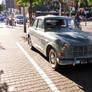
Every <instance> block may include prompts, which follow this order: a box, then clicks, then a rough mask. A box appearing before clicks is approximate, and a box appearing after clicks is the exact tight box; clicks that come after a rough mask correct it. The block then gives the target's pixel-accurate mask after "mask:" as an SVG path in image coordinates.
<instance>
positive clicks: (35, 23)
mask: <svg viewBox="0 0 92 92" xmlns="http://www.w3.org/2000/svg"><path fill="white" fill-rule="evenodd" d="M37 21H38V20H37V19H36V20H35V21H34V24H33V27H37Z"/></svg>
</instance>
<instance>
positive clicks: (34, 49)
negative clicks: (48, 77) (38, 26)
mask: <svg viewBox="0 0 92 92" xmlns="http://www.w3.org/2000/svg"><path fill="white" fill-rule="evenodd" d="M32 50H33V51H35V52H36V53H38V54H39V55H41V56H42V57H43V58H44V59H45V60H47V61H48V58H47V57H46V56H45V55H44V54H43V53H41V52H40V51H39V50H37V49H36V48H34V47H33V48H32Z"/></svg>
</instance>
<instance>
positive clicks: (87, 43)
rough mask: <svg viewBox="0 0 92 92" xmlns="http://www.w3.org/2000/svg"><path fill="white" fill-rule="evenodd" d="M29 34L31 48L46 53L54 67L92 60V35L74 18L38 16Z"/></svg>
mask: <svg viewBox="0 0 92 92" xmlns="http://www.w3.org/2000/svg"><path fill="white" fill-rule="evenodd" d="M27 35H28V44H29V45H30V47H31V49H32V48H33V47H35V48H36V49H38V50H39V51H41V53H43V54H44V55H46V56H47V57H48V60H49V62H50V63H51V66H52V68H53V69H57V68H58V66H60V65H73V66H74V65H75V64H86V63H91V62H92V37H91V36H89V35H88V34H87V33H86V32H83V31H82V30H80V29H79V28H77V27H76V25H75V21H74V20H73V19H72V18H69V17H65V16H54V15H49V16H40V17H37V18H36V20H35V22H34V24H33V26H31V27H29V29H28V31H27Z"/></svg>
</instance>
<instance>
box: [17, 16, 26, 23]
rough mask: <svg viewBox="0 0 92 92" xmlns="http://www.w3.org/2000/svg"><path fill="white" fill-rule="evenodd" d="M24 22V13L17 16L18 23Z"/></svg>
mask: <svg viewBox="0 0 92 92" xmlns="http://www.w3.org/2000/svg"><path fill="white" fill-rule="evenodd" d="M23 22H24V18H23V16H22V15H18V16H16V23H17V24H23Z"/></svg>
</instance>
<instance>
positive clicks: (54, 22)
mask: <svg viewBox="0 0 92 92" xmlns="http://www.w3.org/2000/svg"><path fill="white" fill-rule="evenodd" d="M45 24H46V29H61V28H66V27H67V23H66V21H65V20H64V19H47V20H46V22H45Z"/></svg>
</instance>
